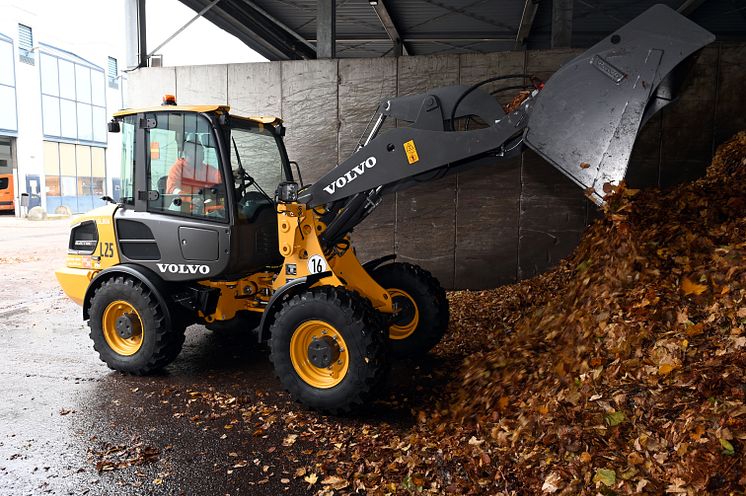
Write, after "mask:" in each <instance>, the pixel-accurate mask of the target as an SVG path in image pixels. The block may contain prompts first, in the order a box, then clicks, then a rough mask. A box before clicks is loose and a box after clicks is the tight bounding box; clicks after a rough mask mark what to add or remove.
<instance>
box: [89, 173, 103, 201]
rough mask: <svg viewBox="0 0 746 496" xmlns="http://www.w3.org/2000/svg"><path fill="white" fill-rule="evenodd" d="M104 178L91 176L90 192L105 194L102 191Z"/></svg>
mask: <svg viewBox="0 0 746 496" xmlns="http://www.w3.org/2000/svg"><path fill="white" fill-rule="evenodd" d="M104 183H105V180H104V178H103V177H92V178H91V194H92V195H93V196H97V197H101V196H103V195H105V194H106V192H105V191H104Z"/></svg>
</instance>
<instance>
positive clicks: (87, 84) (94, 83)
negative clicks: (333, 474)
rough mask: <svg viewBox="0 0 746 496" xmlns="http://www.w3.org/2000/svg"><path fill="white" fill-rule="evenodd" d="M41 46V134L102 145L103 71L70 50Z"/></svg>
mask: <svg viewBox="0 0 746 496" xmlns="http://www.w3.org/2000/svg"><path fill="white" fill-rule="evenodd" d="M40 45H41V50H40V55H39V60H40V72H41V91H42V97H41V101H42V127H43V130H44V137H45V138H47V139H53V140H60V141H64V140H71V141H76V142H84V143H92V144H105V143H106V139H107V132H106V82H105V78H106V75H105V73H104V70H103V69H102V68H100V67H98V66H96V65H93V64H91V63H90V62H88V61H86V60H85V59H82V58H80V57H77V56H76V55H74V54H71V53H69V52H63V51H62V50H58V49H56V48H54V47H51V46H49V45H45V44H43V43H42V44H40Z"/></svg>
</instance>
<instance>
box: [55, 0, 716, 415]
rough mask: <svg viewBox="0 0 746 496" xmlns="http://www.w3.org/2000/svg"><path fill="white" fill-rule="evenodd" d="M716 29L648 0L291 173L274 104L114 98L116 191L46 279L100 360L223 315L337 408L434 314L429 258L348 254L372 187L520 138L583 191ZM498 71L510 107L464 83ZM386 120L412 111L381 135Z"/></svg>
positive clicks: (154, 364) (298, 393)
mask: <svg viewBox="0 0 746 496" xmlns="http://www.w3.org/2000/svg"><path fill="white" fill-rule="evenodd" d="M713 39H714V37H713V36H712V35H711V34H710V33H708V32H707V31H705V30H704V29H702V28H700V27H699V26H697V25H696V24H694V23H692V22H691V21H689V20H688V19H686V18H684V17H682V16H680V15H679V14H677V13H676V12H674V11H673V10H671V9H669V8H668V7H665V6H660V5H659V6H655V7H653V8H651V9H650V10H648V11H647V12H645V13H644V14H642V15H641V16H639V17H638V18H637V19H635V20H633V21H632V22H630V23H629V24H627V25H626V26H624V27H622V28H621V29H620V30H618V31H617V32H615V33H613V34H612V35H610V36H608V37H607V38H605V39H603V40H602V41H601V42H599V43H598V44H596V45H595V46H594V47H592V48H591V49H589V50H588V51H586V52H585V53H583V54H582V55H580V56H578V57H576V58H575V59H573V60H571V61H570V62H568V63H567V64H565V65H564V66H563V67H562V68H561V69H559V70H558V71H557V72H556V73H555V74H554V75H553V76H552V77H551V78H549V80H548V81H546V83H541V82H539V81H537V80H536V79H535V78H532V77H531V76H530V75H524V74H506V75H499V76H496V77H493V78H490V79H487V80H486V81H484V82H483V83H480V84H478V85H474V86H449V87H444V88H438V89H435V90H432V91H429V92H427V93H426V94H420V95H411V96H400V97H396V98H389V99H385V100H384V101H383V102H381V104H380V106H379V107H378V109H377V112H376V113H375V114H374V116H373V118H372V119H371V121H370V123H369V125H368V129H367V130H366V132H365V133H364V137H363V138H362V139H361V141H360V143H359V146H358V148H357V151H355V152H354V153H353V154H352V155H351V156H350V157H349V158H348V159H347V160H345V161H344V162H342V163H341V164H339V165H337V166H336V167H334V168H333V169H331V170H330V171H329V172H328V173H327V174H326V175H324V176H323V177H322V178H321V179H319V180H318V181H316V182H315V183H314V184H311V185H307V186H302V184H300V177H295V176H294V174H293V172H294V168H293V167H292V165H293V163H292V162H290V161H289V160H288V156H287V153H286V151H285V147H284V144H283V135H284V132H285V129H284V126H283V124H282V121H281V120H280V119H277V118H273V117H240V116H236V115H232V114H231V113H230V109H229V108H228V107H227V106H222V105H201V106H178V105H176V102H175V99H173V98H167V99H166V100H165V101H164V103H165V104H164V105H161V106H157V107H151V108H143V109H127V110H122V111H120V112H118V113H116V114H115V115H114V119H113V121H112V123H111V124H110V131H112V132H120V133H121V136H122V170H121V180H122V192H121V198H118V199H117V200H116V201H114V200H112V199H109V200H110V201H111V202H110V204H108V205H107V206H104V207H101V208H98V209H96V210H93V211H91V212H89V213H88V214H85V215H83V216H80V217H78V218H77V219H76V220H75V221H74V225H73V227H72V231H71V235H70V243H69V246H68V249H69V251H68V258H67V264H66V267H64V268H61V269H59V270H58V271H57V277H58V279H59V281H60V283H61V285H62V287H63V288H64V290H65V292H66V293H67V294H68V295H69V296H70V297H71V298H72V299H73V300H75V301H76V302H78V303H79V304H80V305H82V307H83V318H84V319H86V320H88V322H89V326H90V336H91V338H92V340H93V343H94V348H95V349H96V351H98V353H99V355H100V357H101V359H102V360H103V361H104V362H106V363H107V364H108V365H109V366H110V367H111V368H113V369H116V370H120V371H123V372H128V373H132V374H147V373H151V372H154V371H156V370H159V369H161V368H162V367H164V366H166V365H167V364H168V363H170V362H171V361H172V360H174V359H175V358H176V356H177V355H178V353H179V351H180V350H181V346H182V343H183V341H184V329H185V328H186V327H187V326H189V325H191V324H194V323H200V324H204V325H205V326H206V327H207V328H208V329H211V330H213V331H215V332H222V331H223V330H225V329H229V328H234V329H240V330H245V331H246V332H253V333H255V336H256V340H257V341H260V342H265V341H266V342H267V343H268V344H269V348H270V350H271V351H270V359H271V361H272V363H273V366H274V369H275V372H276V374H277V376H278V377H279V378H280V380H281V382H282V384H283V385H284V386H285V387H286V388H287V389H288V390H289V391H290V393H291V394H292V396H293V397H294V398H295V399H297V400H299V401H300V402H302V403H303V404H305V405H307V406H309V407H312V408H316V409H319V410H322V411H328V412H334V413H337V412H345V411H349V410H351V409H353V408H356V407H360V406H362V405H365V404H366V402H367V401H369V399H370V398H371V397H372V395H374V394H375V392H376V391H377V389H378V388H379V386H380V385H381V383H382V380H383V378H384V376H385V373H386V370H387V367H388V366H389V359H390V358H391V357H410V356H416V355H420V354H424V353H427V352H428V351H429V350H430V349H431V348H432V347H433V346H435V345H436V344H437V343H438V342H439V341H440V340H441V338H442V337H443V335H444V333H445V332H446V329H447V327H448V319H449V311H448V303H447V300H446V296H445V291H444V290H443V288H442V287H441V286H440V284H439V283H438V281H437V280H436V279H435V278H434V277H433V276H432V275H431V274H430V273H429V272H427V271H426V270H424V269H422V268H420V267H417V266H415V265H412V264H408V263H400V262H396V261H395V257H394V256H393V255H388V256H383V257H381V258H378V259H376V260H370V261H367V262H365V263H361V262H360V261H359V260H358V258H357V256H356V255H355V250H354V248H353V246H352V241H351V237H350V234H351V232H352V231H353V229H354V228H355V227H356V226H357V225H358V224H360V222H362V221H363V220H364V219H365V218H366V217H367V216H368V215H369V214H370V213H371V212H372V211H373V210H374V209H375V208H376V206H378V205H379V204H380V202H381V201H382V200H383V199H384V197H385V196H386V195H387V194H388V193H391V192H393V191H397V190H401V189H404V188H407V187H408V186H410V185H413V184H421V183H422V182H423V181H426V180H428V179H432V178H437V177H441V176H442V175H444V174H448V173H451V172H453V171H454V170H457V169H458V167H459V166H462V165H465V164H468V163H469V162H470V161H473V160H474V159H477V158H479V157H482V156H497V157H509V156H512V155H514V154H517V153H520V152H521V150H522V149H523V148H524V147H529V148H531V149H532V150H534V151H536V152H537V153H539V154H540V155H541V156H542V157H544V158H545V159H546V160H547V161H549V162H550V163H551V164H553V165H554V166H555V167H557V168H558V169H560V170H561V171H562V172H564V173H565V174H566V175H567V176H568V177H570V178H571V179H572V180H573V181H575V182H576V183H577V184H578V185H579V186H580V187H582V188H583V189H584V190H585V191H586V193H587V195H588V196H589V197H590V198H592V199H593V200H594V201H596V202H599V203H600V202H602V201H603V196H604V190H605V189H608V186H609V185H616V184H618V183H619V182H620V181H621V180H622V179H623V178H624V175H625V172H626V168H627V163H628V161H629V156H630V153H631V150H632V146H633V144H634V142H635V138H636V136H637V133H638V131H639V130H640V128H641V126H642V125H643V124H644V123H645V122H646V121H647V120H648V119H649V118H650V117H651V116H652V115H653V114H654V113H655V112H657V111H658V110H660V109H661V108H662V107H664V106H665V105H667V104H668V103H670V102H671V101H672V100H674V99H675V97H676V94H677V91H678V90H679V88H680V86H681V82H682V80H683V77H684V76H685V72H686V68H687V66H689V65H690V63H691V60H692V56H693V55H694V54H695V53H696V52H697V51H698V50H700V49H701V48H702V47H704V46H705V45H707V44H708V43H710V42H712V41H713ZM502 80H504V81H505V82H506V83H509V84H508V86H509V87H515V86H516V83H518V85H519V86H521V87H524V86H525V87H526V88H527V90H526V91H525V92H523V94H524V96H525V98H524V99H523V100H522V101H518V102H517V105H514V106H512V107H511V108H508V109H507V110H506V109H504V108H503V107H502V106H501V105H500V104H499V103H498V102H497V100H496V99H495V97H494V96H493V95H490V94H488V93H486V92H484V91H482V89H480V88H481V87H483V86H484V84H486V83H488V82H494V81H502ZM392 118H393V119H397V120H398V121H399V122H400V123H408V124H409V125H408V126H406V127H398V128H395V129H389V130H386V131H382V129H383V124H384V122H385V121H386V120H387V119H392ZM497 164H498V165H497V166H499V161H498V162H497ZM296 170H297V169H296Z"/></svg>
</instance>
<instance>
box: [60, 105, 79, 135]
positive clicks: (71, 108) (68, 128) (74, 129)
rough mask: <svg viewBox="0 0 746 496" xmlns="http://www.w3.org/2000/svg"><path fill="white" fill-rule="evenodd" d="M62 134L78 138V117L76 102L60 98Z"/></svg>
mask: <svg viewBox="0 0 746 496" xmlns="http://www.w3.org/2000/svg"><path fill="white" fill-rule="evenodd" d="M60 122H61V125H60V136H62V137H64V138H72V139H76V138H77V137H78V118H77V109H76V108H75V102H71V101H69V100H60Z"/></svg>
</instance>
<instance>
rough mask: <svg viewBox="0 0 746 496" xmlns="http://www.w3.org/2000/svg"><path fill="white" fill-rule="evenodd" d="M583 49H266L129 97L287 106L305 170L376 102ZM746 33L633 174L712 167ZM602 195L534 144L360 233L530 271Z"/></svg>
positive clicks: (339, 155)
mask: <svg viewBox="0 0 746 496" xmlns="http://www.w3.org/2000/svg"><path fill="white" fill-rule="evenodd" d="M576 53H578V51H577V50H548V51H529V52H504V53H493V54H467V55H448V56H427V57H401V58H398V59H395V58H376V59H342V60H318V61H291V62H268V63H259V64H239V65H227V66H226V65H216V66H202V67H177V68H158V69H145V70H141V71H139V72H136V73H132V74H130V76H129V79H130V92H129V94H130V100H129V105H130V106H140V105H151V104H154V103H157V102H159V101H160V98H161V95H162V94H163V93H169V92H175V94H176V96H177V98H178V100H179V103H228V104H229V105H231V106H232V107H233V110H234V111H235V112H237V113H244V114H247V113H248V114H276V115H281V116H282V117H283V118H284V119H285V122H286V124H287V126H288V133H287V137H286V143H287V147H288V153H289V155H290V158H291V160H297V161H298V162H299V163H300V164H301V167H302V170H303V178H304V180H305V181H306V182H309V181H314V180H316V179H317V178H318V177H320V176H321V175H322V174H323V173H324V172H326V171H327V170H329V169H330V168H332V167H334V165H336V163H337V162H338V161H340V160H342V159H343V158H345V157H346V156H348V154H349V153H350V152H351V151H352V150H353V149H354V147H355V144H356V142H357V139H358V137H359V136H360V133H361V132H362V130H363V128H364V127H365V125H366V123H367V121H368V119H369V117H370V115H371V113H372V112H373V111H374V110H375V108H376V106H377V105H378V102H379V101H380V100H381V99H383V98H385V97H387V96H394V95H406V94H412V93H419V92H423V91H426V90H428V89H429V88H434V87H437V86H442V85H448V84H456V83H463V84H470V83H474V82H477V81H480V80H482V79H485V78H487V77H490V76H493V75H496V74H506V73H512V72H527V73H531V74H535V75H537V76H538V77H541V78H547V77H549V76H550V75H551V74H552V73H553V72H554V71H555V70H556V69H557V68H558V67H559V66H560V65H561V64H562V63H563V62H565V61H566V60H568V59H569V58H571V57H572V56H574V55H575V54H576ZM744 64H746V45H744V44H719V45H713V46H711V47H708V48H707V49H705V50H704V51H703V52H702V53H701V54H700V56H699V58H698V60H697V63H696V65H695V67H694V70H693V74H692V76H691V78H690V81H689V83H688V86H687V87H686V89H685V90H684V92H683V94H682V95H681V98H680V100H679V101H678V102H676V103H674V104H672V105H670V106H669V107H668V108H666V109H664V110H663V111H662V112H661V113H660V114H659V115H657V116H656V117H655V118H654V119H652V120H651V121H650V122H649V123H648V124H647V125H646V126H645V128H644V129H643V130H642V132H641V133H640V136H639V139H638V141H637V144H636V146H635V150H634V152H633V156H632V161H631V165H630V173H629V175H628V180H629V182H630V183H631V184H632V185H633V186H651V185H653V186H656V185H660V186H663V187H665V186H669V185H671V184H675V183H677V182H680V181H683V180H687V179H691V178H693V177H696V176H697V175H699V174H701V173H702V172H703V170H704V166H705V165H706V164H707V163H708V162H709V159H710V157H711V156H712V153H713V151H714V148H715V146H716V145H718V144H719V143H721V142H722V141H723V140H725V139H727V138H728V137H729V136H730V135H732V134H733V133H735V132H736V131H738V130H740V129H744V128H746V96H745V92H744V91H743V88H744V87H746V67H744ZM594 215H595V208H594V207H593V206H592V205H591V204H590V203H589V202H588V201H587V200H586V199H585V198H584V196H583V194H582V192H581V190H580V189H579V188H578V187H576V186H575V185H574V184H573V183H571V182H570V181H569V180H568V179H566V178H565V177H564V176H563V175H562V174H561V173H560V172H558V171H556V170H555V169H554V168H553V167H551V166H550V165H549V164H547V163H546V162H544V161H543V160H542V159H541V158H539V157H538V156H537V155H536V154H535V153H533V152H530V151H527V152H525V153H524V154H523V155H522V156H521V157H518V158H515V159H511V160H508V161H498V160H496V159H490V160H484V161H483V163H482V164H481V165H480V166H478V167H473V168H469V169H468V170H463V171H460V172H458V173H457V174H454V175H451V176H449V177H445V178H443V179H440V180H437V181H433V182H430V183H427V184H424V185H422V186H418V187H416V188H413V189H410V190H407V191H403V192H399V193H397V194H396V195H392V196H391V197H388V198H385V199H384V202H383V203H382V204H381V206H380V207H379V208H378V210H376V212H375V213H374V214H373V215H372V216H371V217H370V218H368V219H367V220H366V221H365V222H364V223H363V224H362V225H360V226H359V227H358V228H357V229H356V231H355V233H354V234H353V236H354V240H355V245H356V247H357V250H358V254H359V255H360V256H361V258H362V259H363V260H367V259H370V258H374V257H376V256H380V255H383V254H387V253H392V252H396V253H397V254H398V256H399V259H400V260H404V261H411V262H413V263H417V264H419V265H422V266H424V267H425V268H427V269H429V270H431V271H432V272H434V273H435V275H436V276H437V277H438V278H439V279H440V281H441V283H442V284H443V285H444V286H445V287H447V288H472V289H479V288H488V287H494V286H497V285H500V284H504V283H508V282H513V281H515V280H517V279H521V278H526V277H531V276H533V275H535V274H537V273H539V272H542V271H544V270H546V269H547V268H548V267H550V266H552V265H554V264H555V263H556V262H557V261H558V260H560V259H561V258H562V257H564V256H566V255H567V254H568V253H570V252H571V251H572V249H573V248H574V247H575V245H576V244H577V241H578V239H579V238H580V236H581V234H582V232H583V230H584V228H585V226H586V225H587V224H588V222H589V221H590V220H591V219H592V218H593V216H594Z"/></svg>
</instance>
